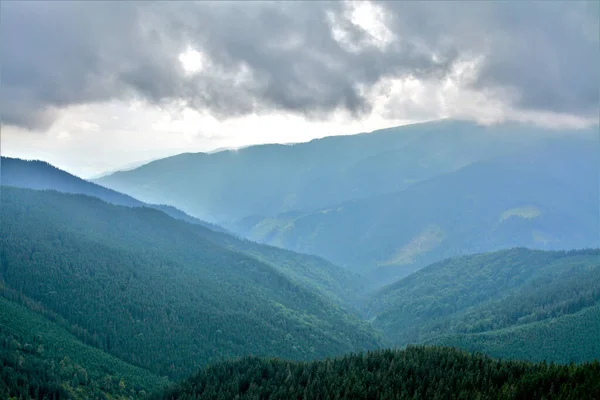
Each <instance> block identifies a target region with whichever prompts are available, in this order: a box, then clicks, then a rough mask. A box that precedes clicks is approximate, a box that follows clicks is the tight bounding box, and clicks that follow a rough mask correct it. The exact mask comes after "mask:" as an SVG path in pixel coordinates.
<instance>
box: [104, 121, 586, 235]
mask: <svg viewBox="0 0 600 400" xmlns="http://www.w3.org/2000/svg"><path fill="white" fill-rule="evenodd" d="M561 134H574V135H580V134H581V133H577V132H561V133H556V132H553V131H546V130H543V129H537V128H533V127H529V126H525V125H514V124H505V125H499V126H493V127H484V126H479V125H476V124H474V123H471V122H463V121H453V120H443V121H436V122H429V123H423V124H415V125H408V126H401V127H397V128H390V129H384V130H381V131H375V132H372V133H365V134H360V135H352V136H334V137H326V138H323V139H316V140H312V141H310V142H308V143H299V144H293V145H260V146H250V147H246V148H243V149H239V150H229V151H221V152H217V153H213V154H206V153H197V154H191V153H188V154H181V155H177V156H173V157H168V158H165V159H162V160H156V161H153V162H151V163H148V164H146V165H143V166H141V167H139V168H136V169H133V170H130V171H123V172H116V173H114V174H111V175H108V176H105V177H102V178H100V179H98V180H95V182H97V183H99V184H101V185H103V186H106V187H110V188H112V189H115V190H118V191H120V192H123V193H127V194H129V195H132V196H134V197H136V198H138V199H141V200H143V201H147V202H151V203H167V204H172V205H174V206H176V207H178V208H180V209H182V210H184V211H185V212H187V213H189V214H191V215H194V216H196V217H199V218H202V219H205V220H208V221H211V222H215V223H218V224H221V225H223V226H225V227H226V228H228V229H234V228H235V227H236V224H235V223H236V222H237V221H238V220H240V219H243V218H246V217H253V216H259V217H262V218H264V217H274V216H276V215H278V214H280V213H283V212H288V211H301V212H308V211H313V210H317V209H322V208H326V207H331V206H333V205H336V204H338V203H341V202H346V201H350V200H358V199H365V198H370V197H373V196H377V195H382V194H386V193H393V192H397V191H399V190H402V189H405V188H407V187H409V186H411V185H412V184H414V183H416V182H419V181H423V180H425V179H429V178H432V177H434V176H437V175H439V174H442V173H447V172H451V171H454V170H456V169H458V168H461V167H464V166H466V165H468V164H470V163H472V162H474V161H478V160H484V159H488V158H490V157H494V156H498V155H502V154H506V153H507V152H509V151H513V150H515V149H519V148H522V147H523V146H526V145H531V144H533V143H538V142H540V141H544V140H546V138H547V136H548V135H550V136H555V135H561Z"/></svg>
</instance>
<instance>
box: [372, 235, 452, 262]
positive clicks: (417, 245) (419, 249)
mask: <svg viewBox="0 0 600 400" xmlns="http://www.w3.org/2000/svg"><path fill="white" fill-rule="evenodd" d="M445 238H446V234H445V233H444V231H443V230H442V228H441V227H439V226H438V225H429V226H428V227H427V228H425V229H424V230H423V231H422V232H421V233H420V234H419V235H417V236H416V237H414V238H413V239H412V240H411V241H410V242H408V243H407V244H406V245H404V246H403V247H402V248H400V250H399V251H398V252H397V253H396V255H395V256H394V257H393V258H392V259H391V260H390V261H388V262H384V263H381V264H380V265H382V266H384V265H407V264H412V263H414V262H416V259H417V257H418V256H420V255H421V254H425V253H428V252H430V251H431V250H433V249H435V248H436V247H437V246H439V245H440V244H441V243H442V242H443V241H444V239H445Z"/></svg>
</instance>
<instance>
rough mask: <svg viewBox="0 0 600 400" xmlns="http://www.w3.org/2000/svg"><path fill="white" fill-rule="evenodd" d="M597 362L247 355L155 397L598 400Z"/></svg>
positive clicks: (434, 350)
mask: <svg viewBox="0 0 600 400" xmlns="http://www.w3.org/2000/svg"><path fill="white" fill-rule="evenodd" d="M598 377H600V363H599V362H598V361H594V362H591V363H584V364H578V365H576V364H570V365H557V364H547V363H538V364H534V363H528V362H522V361H499V360H494V359H491V358H489V357H487V356H484V355H481V354H469V353H466V352H464V351H460V350H456V349H452V348H446V347H421V346H409V347H407V348H406V349H404V350H377V351H372V352H367V353H359V354H351V355H347V356H344V357H339V358H333V359H329V358H328V359H325V360H320V361H313V362H308V363H306V362H304V363H299V362H290V361H283V360H279V359H269V360H264V359H258V358H244V359H241V360H237V361H228V362H224V363H220V364H217V365H213V366H210V367H207V368H205V369H204V370H203V371H201V372H200V373H198V374H197V375H195V376H193V377H191V378H190V379H188V380H186V381H184V382H182V383H179V384H177V385H175V386H173V387H171V388H169V389H168V390H166V391H165V393H162V394H157V395H155V396H154V397H152V398H153V399H156V400H158V399H169V400H175V399H182V400H184V399H206V400H208V399H215V400H217V399H218V400H226V399H240V400H241V399H247V400H250V399H252V400H254V399H271V400H275V399H279V400H286V399H305V400H308V399H323V400H326V399H327V400H334V399H369V400H379V399H381V400H388V399H390V400H394V399H440V400H441V399H581V400H584V399H590V400H591V399H595V398H597V396H598V395H600V379H598Z"/></svg>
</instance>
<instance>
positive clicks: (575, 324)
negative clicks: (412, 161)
mask: <svg viewBox="0 0 600 400" xmlns="http://www.w3.org/2000/svg"><path fill="white" fill-rule="evenodd" d="M599 304H600V250H582V251H570V252H544V251H533V250H527V249H513V250H506V251H500V252H496V253H484V254H478V255H474V256H465V257H457V258H452V259H449V260H445V261H442V262H439V263H436V264H433V265H431V266H429V267H427V268H424V269H422V270H420V271H418V272H416V273H415V274H413V275H411V276H409V277H407V278H405V279H402V280H400V281H399V282H397V283H396V284H394V285H391V286H389V287H387V288H384V289H382V290H381V291H379V292H378V293H377V294H376V295H374V296H373V298H372V300H371V302H370V304H369V306H368V313H369V315H371V316H372V318H373V320H372V322H373V325H374V326H376V327H378V328H380V329H381V330H382V331H383V332H385V334H386V335H387V336H388V337H389V338H390V339H391V340H393V341H394V342H395V343H397V344H399V345H403V344H406V343H415V342H422V341H432V342H434V343H444V344H446V343H447V344H457V345H458V344H460V346H461V347H466V348H468V349H474V350H481V351H484V352H486V353H488V352H489V354H492V355H495V356H499V357H512V358H519V357H521V356H523V357H524V358H525V359H528V360H544V359H547V360H549V361H556V362H568V361H570V360H571V359H572V360H574V361H581V360H592V359H594V358H600V352H599V350H600V348H599V347H598V345H597V344H598V343H600V333H599V332H600V330H598V329H597V327H598V319H599V318H600V314H599V310H600V309H599V307H598V305H599ZM568 327H570V329H573V330H577V331H580V333H578V335H579V334H580V335H581V336H580V337H581V338H582V339H583V338H587V340H566V339H567V337H566V336H565V335H566V334H567V329H569V328H568ZM542 333H543V334H542ZM452 334H454V335H458V336H452V337H450V338H447V339H440V338H439V336H440V335H452ZM525 338H527V339H525ZM471 339H473V343H471V344H470V342H469V341H470V340H471ZM500 339H502V340H500ZM589 341H591V342H595V343H596V344H592V345H590V344H589ZM501 343H502V346H500V344H501ZM525 344H527V346H526V347H525V346H524V345H525Z"/></svg>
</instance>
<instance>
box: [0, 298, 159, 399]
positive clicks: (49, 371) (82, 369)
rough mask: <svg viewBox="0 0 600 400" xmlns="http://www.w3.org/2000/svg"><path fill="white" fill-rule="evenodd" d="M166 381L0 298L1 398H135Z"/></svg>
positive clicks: (49, 318)
mask: <svg viewBox="0 0 600 400" xmlns="http://www.w3.org/2000/svg"><path fill="white" fill-rule="evenodd" d="M0 291H3V290H2V289H0ZM3 294H4V295H7V293H3ZM32 306H33V308H35V306H36V305H35V304H32ZM168 383H169V381H168V380H167V379H165V378H162V377H159V376H157V375H155V374H153V373H151V372H150V371H147V370H145V369H142V368H139V367H134V366H133V365H130V364H127V363H125V362H124V361H122V360H120V359H118V358H116V357H113V356H111V355H109V354H107V353H105V352H103V351H101V350H99V349H97V348H94V347H92V346H89V345H86V344H84V343H83V342H81V341H80V340H78V339H77V338H76V337H75V336H73V335H72V334H71V333H69V332H68V330H67V328H65V327H64V326H63V325H62V324H61V323H60V322H57V317H56V316H55V315H52V314H49V315H47V317H45V316H43V315H40V314H39V313H37V312H34V311H32V310H31V309H29V308H28V307H26V306H24V305H21V304H19V303H18V302H17V301H16V300H15V301H11V300H8V299H7V298H5V297H2V296H0V398H2V399H81V400H85V399H101V398H136V399H138V398H143V397H145V395H146V394H148V393H149V392H152V391H156V390H159V389H161V388H163V387H165V386H166V385H167V384H168Z"/></svg>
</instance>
